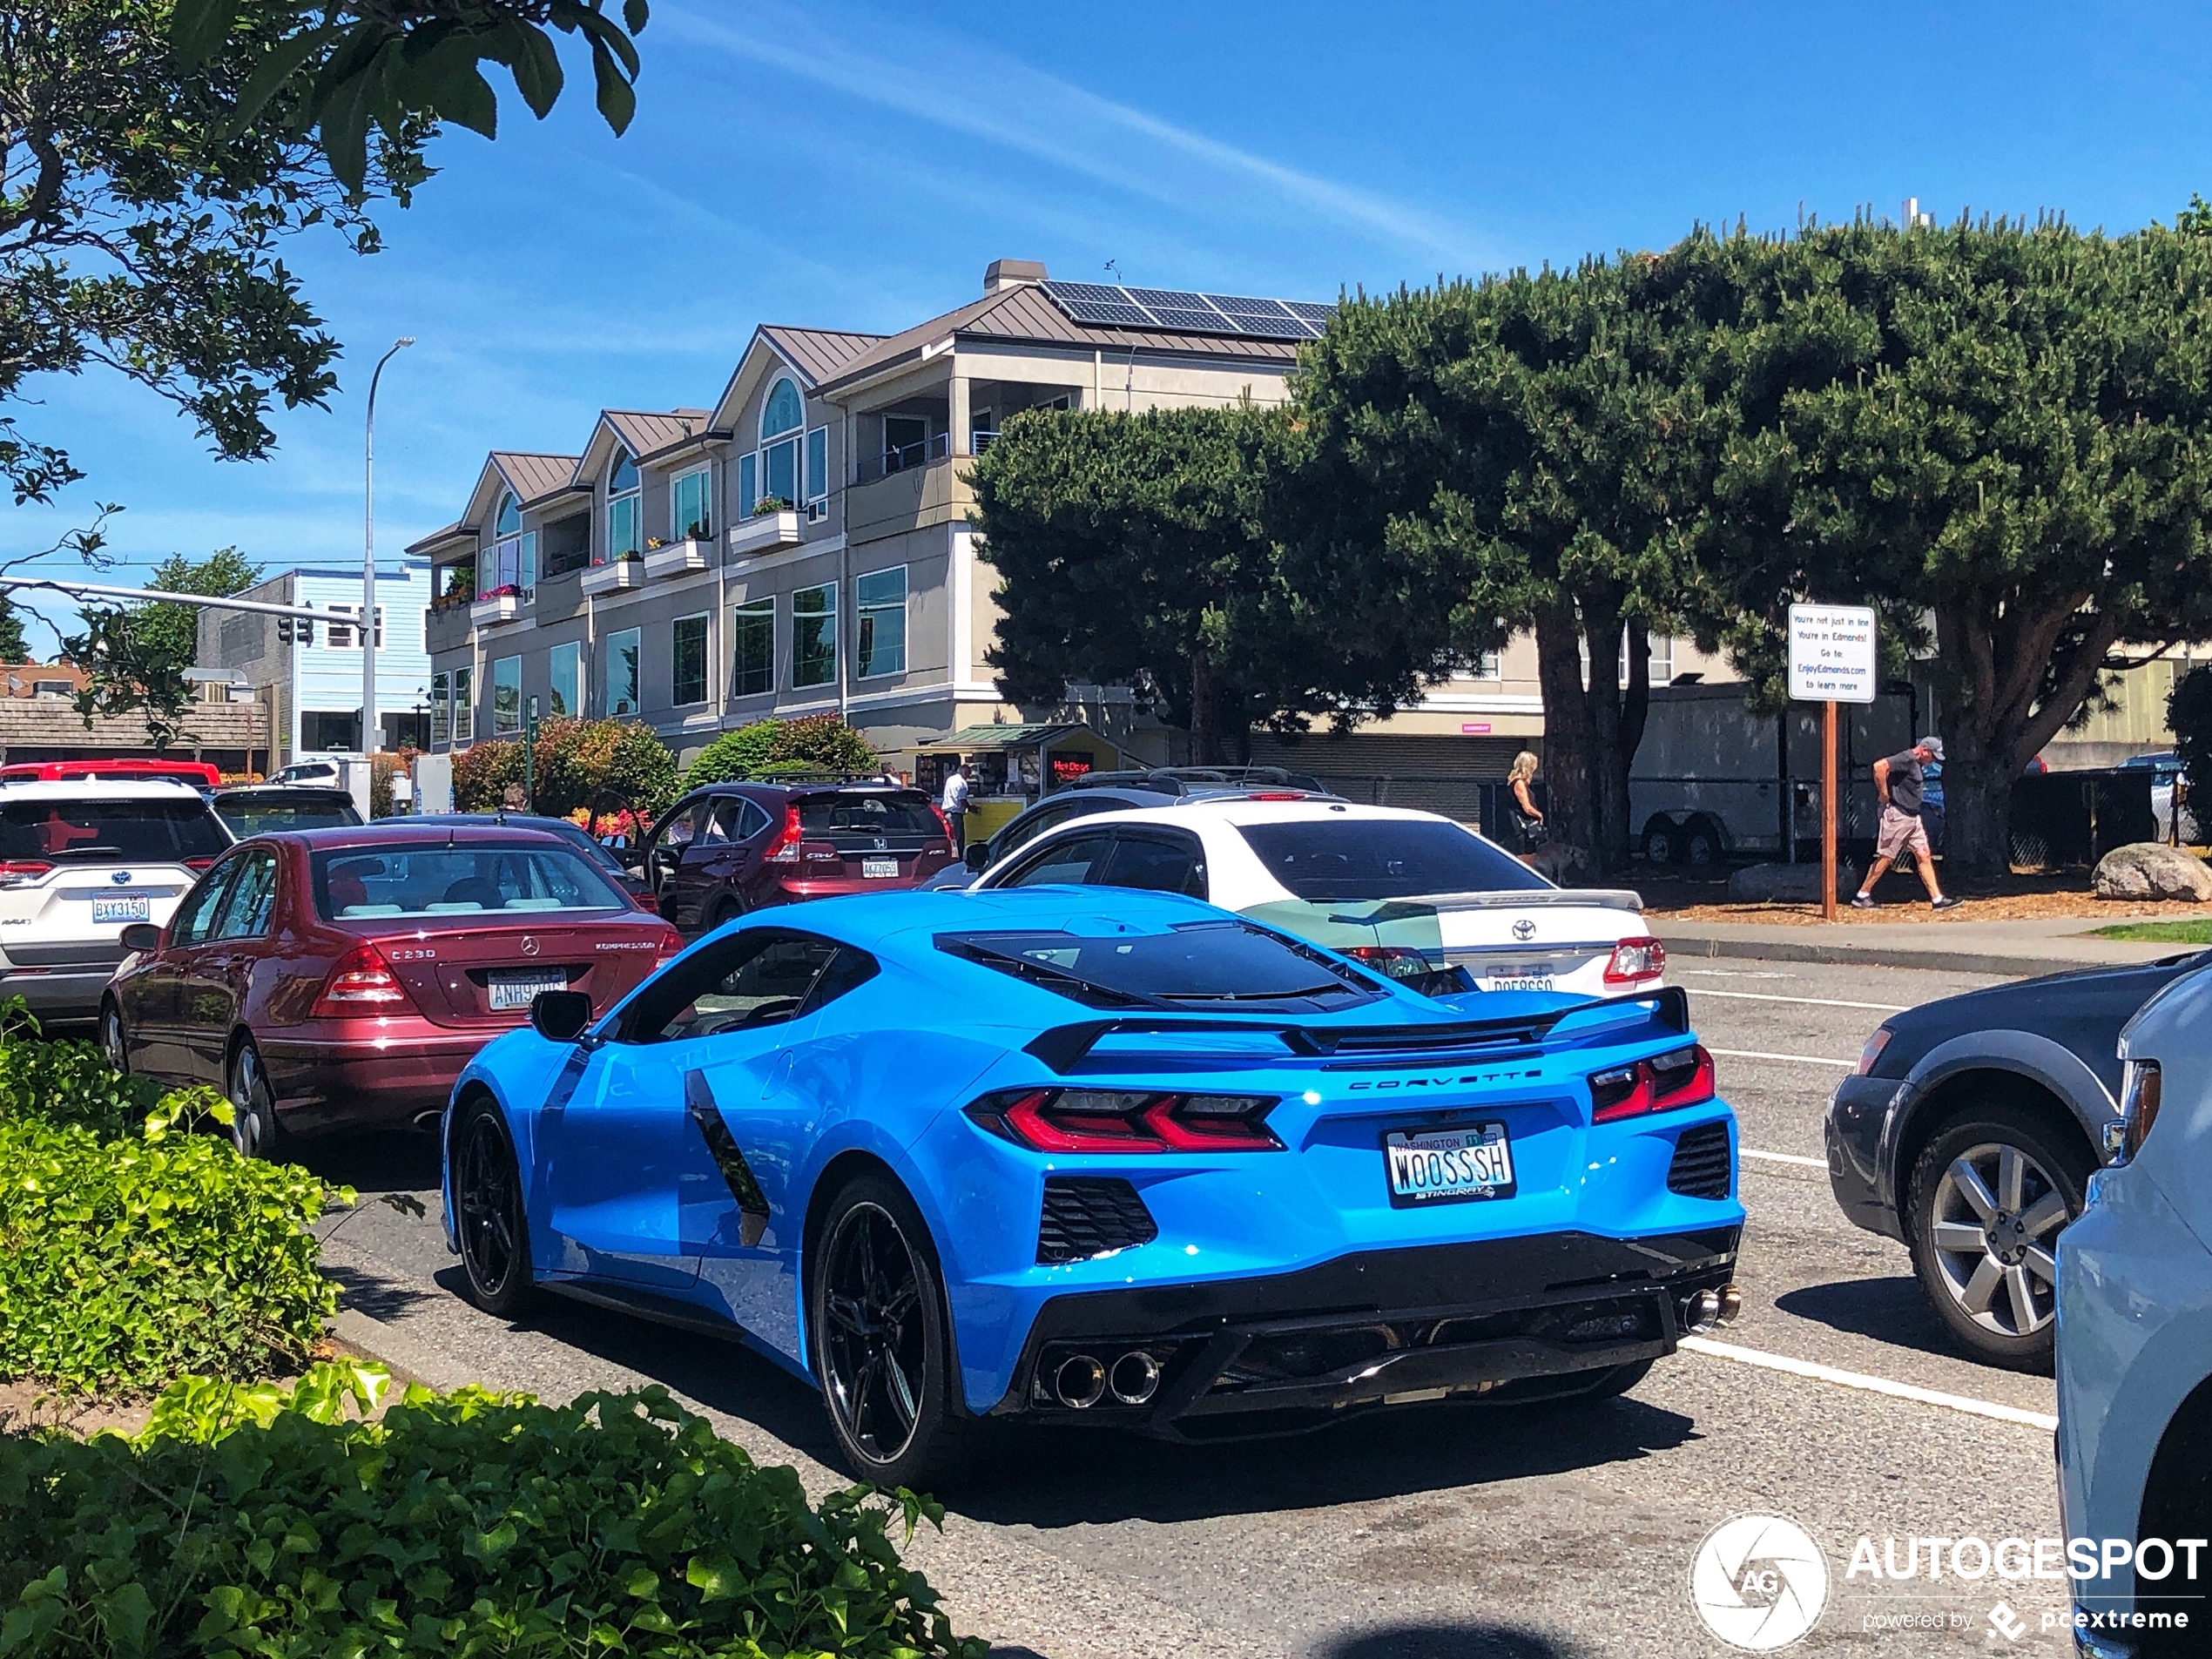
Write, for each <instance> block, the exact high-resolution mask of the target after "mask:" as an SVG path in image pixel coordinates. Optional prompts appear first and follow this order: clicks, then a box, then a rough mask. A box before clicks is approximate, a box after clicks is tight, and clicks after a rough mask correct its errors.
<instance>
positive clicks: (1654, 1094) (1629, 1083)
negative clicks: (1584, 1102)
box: [1590, 1043, 1713, 1123]
mask: <svg viewBox="0 0 2212 1659" xmlns="http://www.w3.org/2000/svg"><path fill="white" fill-rule="evenodd" d="M1712 1097H1713V1056H1712V1055H1710V1054H1708V1053H1706V1052H1705V1049H1704V1045H1703V1044H1702V1043H1692V1044H1691V1045H1690V1046H1689V1048H1687V1049H1672V1050H1670V1051H1669V1052H1668V1053H1666V1054H1662V1055H1653V1056H1652V1057H1651V1058H1650V1059H1649V1060H1639V1061H1637V1062H1635V1064H1634V1065H1629V1066H1615V1067H1614V1068H1612V1069H1609V1070H1607V1071H1594V1072H1592V1073H1591V1074H1590V1117H1591V1120H1592V1121H1593V1122H1595V1123H1613V1122H1615V1120H1617V1119H1619V1118H1623V1117H1640V1116H1642V1115H1643V1114H1644V1113H1646V1112H1671V1111H1673V1110H1674V1109H1676V1107H1678V1106H1695V1105H1697V1104H1699V1103H1701V1102H1703V1101H1708V1100H1710V1099H1712Z"/></svg>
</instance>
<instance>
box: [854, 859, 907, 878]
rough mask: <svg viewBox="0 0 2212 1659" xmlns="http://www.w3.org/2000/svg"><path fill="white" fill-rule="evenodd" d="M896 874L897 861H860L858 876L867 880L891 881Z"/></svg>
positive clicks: (897, 868)
mask: <svg viewBox="0 0 2212 1659" xmlns="http://www.w3.org/2000/svg"><path fill="white" fill-rule="evenodd" d="M898 873H899V860H896V859H862V860H860V874H861V875H862V877H864V878H865V879H866V880H870V881H887V880H894V879H895V878H896V877H897V876H898Z"/></svg>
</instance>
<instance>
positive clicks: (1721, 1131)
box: [1667, 1123, 1735, 1198]
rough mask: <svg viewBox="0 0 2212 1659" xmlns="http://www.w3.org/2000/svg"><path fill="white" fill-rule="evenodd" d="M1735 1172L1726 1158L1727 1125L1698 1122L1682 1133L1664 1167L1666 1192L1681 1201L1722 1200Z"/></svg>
mask: <svg viewBox="0 0 2212 1659" xmlns="http://www.w3.org/2000/svg"><path fill="white" fill-rule="evenodd" d="M1734 1173H1735V1171H1734V1170H1732V1169H1731V1168H1730V1163H1729V1156H1728V1125H1727V1124H1725V1123H1700V1124H1699V1125H1698V1126H1697V1127H1696V1129H1690V1130H1683V1135H1682V1138H1681V1139H1680V1140H1678V1141H1676V1143H1675V1161H1674V1162H1673V1163H1671V1164H1669V1165H1668V1166H1667V1190H1668V1191H1669V1192H1679V1193H1680V1194H1682V1196H1683V1197H1685V1198H1725V1197H1728V1183H1729V1177H1730V1176H1731V1175H1732V1174H1734Z"/></svg>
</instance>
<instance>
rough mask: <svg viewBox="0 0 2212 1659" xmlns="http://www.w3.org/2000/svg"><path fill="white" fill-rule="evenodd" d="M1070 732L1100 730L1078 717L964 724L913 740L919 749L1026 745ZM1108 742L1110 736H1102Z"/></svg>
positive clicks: (1092, 734) (1089, 734) (1091, 734)
mask: <svg viewBox="0 0 2212 1659" xmlns="http://www.w3.org/2000/svg"><path fill="white" fill-rule="evenodd" d="M1069 732H1082V734H1083V735H1084V736H1085V737H1088V738H1096V737H1099V736H1100V735H1101V734H1100V733H1098V732H1094V731H1092V730H1091V729H1090V728H1089V726H1087V725H1082V723H1081V722H1080V721H1070V722H1067V723H1064V724H1062V725H964V726H962V727H961V729H960V730H959V731H957V732H954V733H953V735H952V736H950V737H949V738H945V739H943V740H942V741H941V742H937V743H923V744H917V745H915V747H917V748H921V749H1026V748H1028V746H1029V745H1031V744H1036V743H1050V742H1051V741H1052V740H1053V739H1054V738H1064V737H1066V736H1067V735H1068V734H1069ZM1106 741H1108V742H1111V741H1112V739H1111V738H1108V739H1106Z"/></svg>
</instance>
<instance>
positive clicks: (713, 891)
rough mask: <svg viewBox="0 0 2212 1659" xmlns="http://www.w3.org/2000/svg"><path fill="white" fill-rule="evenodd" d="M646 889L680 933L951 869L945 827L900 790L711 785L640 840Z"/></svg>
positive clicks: (913, 794)
mask: <svg viewBox="0 0 2212 1659" xmlns="http://www.w3.org/2000/svg"><path fill="white" fill-rule="evenodd" d="M954 862H955V860H954V853H953V832H952V826H950V825H948V823H946V822H945V819H944V816H943V814H942V813H939V812H938V810H937V809H936V807H935V806H933V805H932V804H931V803H930V799H929V797H928V796H927V795H925V794H924V793H922V792H921V791H920V790H919V789H909V788H907V787H905V786H902V785H900V784H894V783H890V782H880V783H867V782H863V783H841V784H710V785H708V786H705V788H703V789H697V790H694V791H692V792H691V793H690V794H688V795H686V796H685V797H684V799H682V800H680V801H678V802H677V803H676V805H675V806H674V807H673V808H672V809H671V811H670V812H669V813H668V815H667V816H666V817H665V818H664V819H661V820H660V822H659V823H658V824H656V825H654V826H653V829H652V833H651V834H650V835H648V836H647V837H646V838H645V843H644V870H645V876H646V879H647V880H649V881H651V884H652V890H653V893H654V894H655V895H656V896H657V898H658V900H659V904H660V913H661V914H662V915H663V916H664V917H665V918H666V919H667V920H668V921H672V922H674V923H675V924H676V927H677V928H678V931H679V932H682V933H685V934H696V933H698V932H701V931H703V930H705V929H707V928H711V927H720V926H721V925H722V924H723V923H724V922H725V921H729V920H731V919H732V917H734V916H740V915H743V914H745V912H746V911H748V910H758V909H759V908H760V907H762V906H764V905H773V904H792V903H795V902H797V901H798V900H802V899H828V898H833V897H835V896H836V895H838V894H846V893H874V892H879V891H883V890H887V889H890V888H894V887H914V886H916V885H917V884H919V883H920V882H922V881H924V880H927V879H928V878H929V877H930V876H932V875H934V874H935V873H937V872H938V871H940V870H941V869H943V868H944V867H946V866H947V865H948V864H951V863H954Z"/></svg>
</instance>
